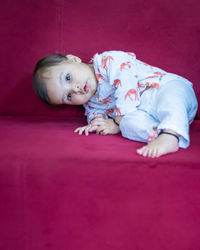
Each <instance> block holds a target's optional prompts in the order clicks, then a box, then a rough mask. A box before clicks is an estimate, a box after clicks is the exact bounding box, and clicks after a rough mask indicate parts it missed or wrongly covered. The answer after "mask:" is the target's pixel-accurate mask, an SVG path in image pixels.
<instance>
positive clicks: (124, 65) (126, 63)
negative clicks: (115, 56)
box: [120, 61, 131, 71]
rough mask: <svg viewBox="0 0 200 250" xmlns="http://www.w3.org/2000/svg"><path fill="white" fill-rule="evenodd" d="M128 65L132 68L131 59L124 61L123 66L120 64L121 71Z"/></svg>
mask: <svg viewBox="0 0 200 250" xmlns="http://www.w3.org/2000/svg"><path fill="white" fill-rule="evenodd" d="M126 66H127V67H128V68H129V69H130V68H131V63H130V62H129V61H128V62H124V63H122V64H121V66H120V71H122V70H123V69H124V68H125V67H126Z"/></svg>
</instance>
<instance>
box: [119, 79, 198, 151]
mask: <svg viewBox="0 0 200 250" xmlns="http://www.w3.org/2000/svg"><path fill="white" fill-rule="evenodd" d="M197 106H198V105H197V99H196V96H195V93H194V91H193V88H192V83H191V82H189V81H188V80H186V79H185V78H183V77H180V76H176V75H173V74H171V75H169V76H164V77H163V79H162V80H161V82H160V88H159V89H158V90H157V89H148V90H146V91H145V92H144V93H143V94H142V96H141V103H140V105H139V106H138V107H137V108H138V110H137V111H134V112H132V113H129V114H127V115H125V116H124V117H123V118H122V120H121V122H120V129H121V133H122V136H123V137H126V138H128V139H131V140H134V141H141V142H147V139H148V132H150V131H152V130H153V128H157V130H158V132H160V130H161V129H170V130H173V131H175V132H176V133H177V134H178V135H179V147H181V148H187V147H188V146H189V144H190V138H189V124H190V123H191V122H192V121H193V119H194V117H195V114H196V112H197Z"/></svg>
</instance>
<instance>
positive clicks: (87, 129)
mask: <svg viewBox="0 0 200 250" xmlns="http://www.w3.org/2000/svg"><path fill="white" fill-rule="evenodd" d="M96 129H97V126H92V124H88V125H87V126H84V127H80V128H77V129H75V130H74V132H75V133H79V135H82V134H83V133H85V135H89V133H92V132H95V131H96Z"/></svg>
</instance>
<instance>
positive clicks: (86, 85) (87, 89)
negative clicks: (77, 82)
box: [83, 82, 89, 94]
mask: <svg viewBox="0 0 200 250" xmlns="http://www.w3.org/2000/svg"><path fill="white" fill-rule="evenodd" d="M83 89H84V91H85V93H86V94H87V93H88V91H89V87H88V83H87V82H86V84H85V86H84V88H83Z"/></svg>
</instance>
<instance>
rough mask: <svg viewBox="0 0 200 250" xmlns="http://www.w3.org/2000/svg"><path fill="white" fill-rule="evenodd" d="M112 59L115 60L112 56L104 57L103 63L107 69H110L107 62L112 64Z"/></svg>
mask: <svg viewBox="0 0 200 250" xmlns="http://www.w3.org/2000/svg"><path fill="white" fill-rule="evenodd" d="M111 60H114V59H113V57H112V56H107V57H103V58H102V60H101V64H102V66H103V68H104V69H105V70H106V71H107V70H108V66H107V63H108V64H110V62H111Z"/></svg>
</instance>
